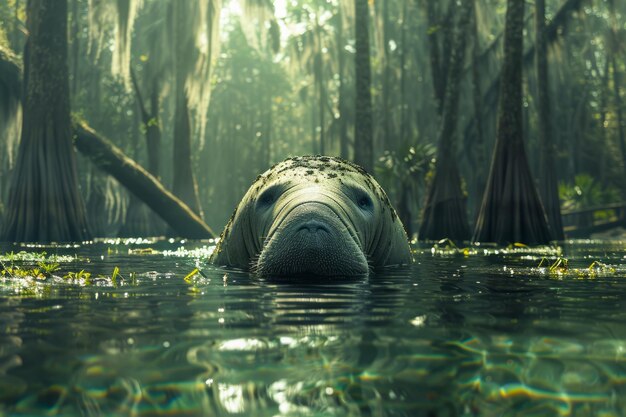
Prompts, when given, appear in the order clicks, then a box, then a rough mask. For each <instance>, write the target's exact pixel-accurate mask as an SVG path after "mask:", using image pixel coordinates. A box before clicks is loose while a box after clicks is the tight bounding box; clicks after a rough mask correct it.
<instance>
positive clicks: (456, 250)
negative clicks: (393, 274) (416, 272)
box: [414, 238, 563, 257]
mask: <svg viewBox="0 0 626 417" xmlns="http://www.w3.org/2000/svg"><path fill="white" fill-rule="evenodd" d="M562 252H563V249H562V248H561V247H560V246H558V245H544V246H528V245H525V244H523V243H519V242H516V243H512V244H510V245H508V246H506V247H505V246H498V245H495V244H485V243H473V244H471V245H469V246H466V247H459V246H457V244H456V243H454V241H452V240H451V239H448V238H445V239H441V240H439V241H437V242H436V243H435V244H434V245H433V246H432V247H431V248H430V249H425V250H422V251H420V250H419V249H418V250H415V251H414V253H417V254H419V253H421V254H427V253H430V254H431V255H433V256H442V257H448V256H464V257H468V256H490V255H523V254H533V255H542V256H560V255H561V253H562Z"/></svg>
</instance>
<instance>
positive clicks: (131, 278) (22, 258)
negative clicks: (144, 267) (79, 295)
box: [0, 251, 138, 288]
mask: <svg viewBox="0 0 626 417" xmlns="http://www.w3.org/2000/svg"><path fill="white" fill-rule="evenodd" d="M78 262H80V263H82V262H85V260H84V259H80V258H76V257H71V256H57V255H52V256H48V255H47V253H46V252H26V251H21V252H17V253H15V252H9V253H5V254H3V255H0V285H1V284H2V283H3V279H4V280H8V282H9V283H11V282H16V281H20V280H21V281H34V282H48V283H52V282H61V281H58V280H60V279H62V281H63V282H65V283H68V284H77V285H81V286H92V285H96V284H99V285H103V284H104V285H110V286H113V287H115V288H117V287H120V286H124V285H130V286H137V285H138V280H137V273H136V272H130V273H129V274H128V276H127V277H124V276H123V275H122V274H121V272H120V268H119V267H118V266H115V267H114V268H113V272H112V273H111V276H106V275H98V276H97V277H96V278H95V279H94V278H93V277H92V273H91V272H88V271H86V270H84V269H80V270H72V269H70V266H71V265H72V264H75V263H78ZM62 264H68V265H67V266H66V265H63V266H62ZM4 282H7V281H4Z"/></svg>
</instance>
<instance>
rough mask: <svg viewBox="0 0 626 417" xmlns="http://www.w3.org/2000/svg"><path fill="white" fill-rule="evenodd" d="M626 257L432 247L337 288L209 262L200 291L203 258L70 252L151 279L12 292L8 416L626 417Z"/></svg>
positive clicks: (2, 339)
mask: <svg viewBox="0 0 626 417" xmlns="http://www.w3.org/2000/svg"><path fill="white" fill-rule="evenodd" d="M153 246H154V245H153ZM624 247H625V246H624V245H621V246H617V245H616V246H608V245H604V246H602V245H601V244H598V243H588V244H584V245H580V244H579V245H569V246H568V247H566V248H565V252H566V254H567V255H568V258H569V260H570V265H571V266H572V267H575V266H578V267H580V268H584V267H586V266H587V265H589V264H590V263H591V261H592V260H602V261H603V262H606V263H609V264H611V265H613V266H614V267H615V268H614V269H615V271H617V272H616V273H614V274H612V275H611V274H609V275H607V276H598V277H595V278H593V279H591V278H585V279H581V278H579V277H575V276H562V277H559V278H558V279H555V278H554V277H551V276H547V275H546V274H541V273H538V271H537V268H536V266H537V264H538V262H539V260H540V259H541V255H537V256H533V255H532V254H530V255H529V254H528V253H525V254H524V256H515V255H511V254H498V255H489V256H485V255H479V256H469V257H465V256H462V255H461V256H433V255H432V254H430V252H429V251H425V252H424V253H420V254H419V255H418V259H417V263H416V264H415V265H414V266H413V267H411V268H407V269H403V270H392V271H388V273H385V274H380V275H378V276H375V277H370V278H369V279H365V278H364V279H358V280H353V281H343V282H337V283H333V282H323V283H312V282H302V281H298V282H291V283H285V282H281V283H277V282H272V281H260V280H257V279H254V278H252V277H249V276H248V275H247V274H245V273H241V272H236V271H223V270H215V269H212V268H211V267H205V268H204V271H203V273H204V276H199V275H198V276H197V277H196V278H195V279H194V280H193V281H190V280H188V281H189V282H188V281H185V279H184V277H185V276H187V275H188V274H189V272H191V270H193V268H194V267H195V265H196V263H197V262H196V261H197V259H196V258H194V257H193V256H198V255H197V254H198V253H202V251H199V252H192V255H188V256H187V257H185V256H163V255H162V254H160V253H157V254H154V253H153V254H151V255H149V256H146V255H145V252H143V253H144V255H142V256H137V255H136V253H138V252H133V251H131V252H130V253H129V251H128V250H127V248H123V245H121V244H120V245H118V246H116V245H112V244H109V245H107V246H103V245H90V246H86V247H83V248H71V249H67V250H68V251H72V254H75V255H78V258H77V259H81V262H84V264H81V265H78V268H79V269H81V268H85V269H89V270H92V271H94V274H95V273H107V271H108V273H109V274H110V271H111V270H112V269H113V266H119V267H120V269H121V270H122V271H131V270H132V271H135V272H137V273H138V278H137V281H138V283H137V285H136V286H128V285H127V286H119V287H113V286H112V285H109V286H103V285H100V286H91V287H89V286H87V287H78V286H73V285H68V284H64V283H54V284H52V288H50V285H48V288H47V289H46V290H45V291H43V290H42V291H39V292H37V291H34V292H33V291H31V292H24V291H22V290H18V287H19V286H18V287H16V285H15V284H11V283H9V282H8V281H7V280H4V281H2V282H0V416H3V415H12V416H13V415H16V416H19V415H29V416H30V415H44V414H45V415H64V416H71V415H77V416H78V415H80V416H117V415H137V416H153V415H177V416H178V415H189V416H199V415H207V416H214V415H216V416H217V415H222V416H226V415H246V416H276V415H285V416H287V415H294V416H301V415H302V416H309V415H310V416H319V415H337V416H348V415H351V416H352V415H354V416H357V415H364V416H442V417H443V416H502V415H506V416H555V415H558V416H591V415H594V416H595V415H598V416H605V417H608V416H621V415H626V308H625V306H626V305H625V300H626V274H625V273H624V272H623V267H622V266H621V265H620V262H621V261H623V259H624V255H626V250H624V249H623V248H624ZM164 249H172V250H175V249H176V245H175V244H173V245H170V246H168V247H161V248H160V249H159V250H164ZM140 253H142V252H140ZM194 254H196V255H194ZM179 255H180V252H179ZM183 255H184V254H183ZM44 288H45V286H44Z"/></svg>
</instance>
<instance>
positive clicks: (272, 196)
mask: <svg viewBox="0 0 626 417" xmlns="http://www.w3.org/2000/svg"><path fill="white" fill-rule="evenodd" d="M278 191H279V190H278V187H270V188H268V189H267V190H265V191H263V193H262V194H261V195H260V196H259V198H258V200H257V203H256V204H257V207H259V208H267V207H270V206H271V205H272V204H274V203H275V202H276V200H277V199H278Z"/></svg>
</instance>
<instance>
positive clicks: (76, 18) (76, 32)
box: [71, 0, 80, 97]
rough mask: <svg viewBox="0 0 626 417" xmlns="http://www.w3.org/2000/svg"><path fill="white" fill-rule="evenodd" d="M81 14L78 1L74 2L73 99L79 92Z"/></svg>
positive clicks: (74, 0) (73, 0)
mask: <svg viewBox="0 0 626 417" xmlns="http://www.w3.org/2000/svg"><path fill="white" fill-rule="evenodd" d="M79 34H80V12H79V11H78V0H72V89H71V91H72V97H76V94H77V92H78V78H79V75H78V69H79V65H78V64H79V58H80V37H79Z"/></svg>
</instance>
